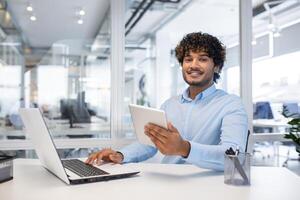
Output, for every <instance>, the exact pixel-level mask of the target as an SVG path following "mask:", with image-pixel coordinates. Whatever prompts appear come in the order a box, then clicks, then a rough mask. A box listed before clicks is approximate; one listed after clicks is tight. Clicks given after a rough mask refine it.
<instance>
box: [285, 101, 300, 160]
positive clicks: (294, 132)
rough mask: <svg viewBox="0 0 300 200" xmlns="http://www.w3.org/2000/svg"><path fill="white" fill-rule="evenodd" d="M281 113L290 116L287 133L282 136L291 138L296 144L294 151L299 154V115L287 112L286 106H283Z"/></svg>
mask: <svg viewBox="0 0 300 200" xmlns="http://www.w3.org/2000/svg"><path fill="white" fill-rule="evenodd" d="M282 115H283V116H284V117H287V118H291V120H289V121H288V124H289V125H290V127H289V133H288V134H285V135H284V138H286V139H291V140H292V141H293V142H294V143H295V146H296V151H297V152H298V153H299V154H300V115H299V114H298V113H297V114H294V113H289V111H288V109H287V107H286V106H283V111H282Z"/></svg>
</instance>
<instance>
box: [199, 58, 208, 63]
mask: <svg viewBox="0 0 300 200" xmlns="http://www.w3.org/2000/svg"><path fill="white" fill-rule="evenodd" d="M207 60H208V59H207V58H199V61H201V62H206V61H207Z"/></svg>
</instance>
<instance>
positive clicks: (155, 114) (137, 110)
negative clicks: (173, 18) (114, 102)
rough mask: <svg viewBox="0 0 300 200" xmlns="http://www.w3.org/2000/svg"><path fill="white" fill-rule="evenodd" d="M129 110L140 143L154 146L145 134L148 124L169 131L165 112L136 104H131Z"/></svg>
mask: <svg viewBox="0 0 300 200" xmlns="http://www.w3.org/2000/svg"><path fill="white" fill-rule="evenodd" d="M129 110H130V113H131V118H132V122H133V126H134V129H135V133H136V136H137V138H138V140H139V142H140V143H142V144H147V145H152V146H154V144H153V143H152V141H151V140H150V138H149V137H148V136H147V135H146V134H145V133H144V126H145V125H146V124H148V123H153V124H157V125H159V126H161V127H164V128H166V129H167V128H168V125H167V119H166V115H165V112H164V111H163V110H158V109H154V108H149V107H144V106H138V105H134V104H129Z"/></svg>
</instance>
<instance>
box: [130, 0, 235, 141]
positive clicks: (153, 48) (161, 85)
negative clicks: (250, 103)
mask: <svg viewBox="0 0 300 200" xmlns="http://www.w3.org/2000/svg"><path fill="white" fill-rule="evenodd" d="M127 4H128V5H127V7H128V8H129V9H128V11H127V21H126V22H127V24H128V26H127V27H126V26H125V27H126V28H125V29H126V30H127V32H126V33H127V34H126V40H125V43H126V45H125V63H126V64H125V69H124V70H125V98H124V113H125V114H124V124H127V125H129V126H131V127H132V124H131V119H130V113H129V110H128V104H129V103H134V104H139V105H144V106H149V107H154V108H160V106H161V104H162V103H163V102H164V101H165V100H167V99H168V98H170V97H172V96H175V95H179V94H181V93H182V92H183V90H184V89H186V88H187V86H188V85H187V84H186V83H185V82H184V80H183V78H182V73H181V66H180V65H179V63H178V61H177V59H176V57H175V51H174V50H175V47H176V45H177V43H178V42H179V41H180V40H181V39H182V38H183V36H184V35H186V34H188V33H191V32H197V31H202V32H207V33H209V34H212V35H214V36H216V37H218V38H219V39H220V40H221V41H222V42H223V43H224V45H225V46H226V47H227V54H228V55H227V59H226V63H225V65H224V68H223V72H222V73H221V79H220V80H219V81H218V84H217V87H218V88H222V89H224V90H226V91H228V92H230V93H235V94H237V95H239V77H240V75H239V66H238V65H239V49H238V48H235V49H234V51H232V50H231V49H233V47H236V46H237V45H238V42H239V1H238V0H232V1H226V2H224V1H221V0H220V1H218V0H217V1H206V2H205V3H204V2H203V1H196V0H194V1H193V0H189V1H180V2H177V3H173V4H171V3H169V4H168V3H161V2H156V3H154V4H153V5H152V7H151V9H150V10H149V11H148V12H147V14H148V15H147V14H146V15H144V16H143V20H142V22H141V23H140V24H137V25H136V26H134V28H133V29H130V23H132V24H133V22H131V21H130V19H131V16H132V13H134V11H135V10H136V8H137V7H138V5H139V4H138V3H137V2H135V3H133V2H132V1H127ZM216 5H218V6H216ZM133 21H134V20H133ZM150 21H151V22H150ZM224 24H226V26H224ZM222 27H223V28H222ZM134 29H137V30H138V31H134ZM128 32H129V33H128ZM132 32H134V33H132ZM143 33H144V34H143ZM232 69H233V70H232ZM125 136H127V137H134V135H130V134H127V135H125Z"/></svg>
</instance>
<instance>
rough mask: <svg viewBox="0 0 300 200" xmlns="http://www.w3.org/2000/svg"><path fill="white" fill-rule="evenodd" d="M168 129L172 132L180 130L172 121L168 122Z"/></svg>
mask: <svg viewBox="0 0 300 200" xmlns="http://www.w3.org/2000/svg"><path fill="white" fill-rule="evenodd" d="M168 129H169V130H170V131H172V132H178V130H177V128H175V126H173V124H172V123H171V122H168Z"/></svg>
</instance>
